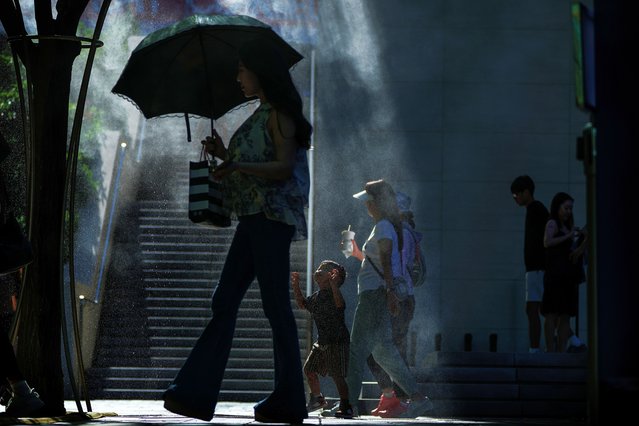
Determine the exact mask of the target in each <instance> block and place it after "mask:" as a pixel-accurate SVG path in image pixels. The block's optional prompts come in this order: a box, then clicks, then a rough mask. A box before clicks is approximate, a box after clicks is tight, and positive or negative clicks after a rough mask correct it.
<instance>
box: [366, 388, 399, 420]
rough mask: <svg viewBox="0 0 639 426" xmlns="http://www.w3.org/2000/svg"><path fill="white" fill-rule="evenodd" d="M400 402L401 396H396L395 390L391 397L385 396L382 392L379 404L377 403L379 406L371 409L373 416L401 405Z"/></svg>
mask: <svg viewBox="0 0 639 426" xmlns="http://www.w3.org/2000/svg"><path fill="white" fill-rule="evenodd" d="M400 402H401V401H400V400H399V398H397V397H396V396H395V392H393V396H392V397H390V398H388V397H385V396H384V394H382V396H381V397H380V398H379V404H377V407H375V409H374V410H372V411H371V416H379V415H380V412H382V411H388V410H392V409H394V408H395V407H397V406H398V405H400Z"/></svg>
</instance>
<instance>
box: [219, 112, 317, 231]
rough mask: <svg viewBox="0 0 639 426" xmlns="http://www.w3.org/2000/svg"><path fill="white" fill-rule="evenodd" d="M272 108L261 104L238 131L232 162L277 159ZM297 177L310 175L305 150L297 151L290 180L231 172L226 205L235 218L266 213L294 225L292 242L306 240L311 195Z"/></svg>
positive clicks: (230, 148) (230, 149)
mask: <svg viewBox="0 0 639 426" xmlns="http://www.w3.org/2000/svg"><path fill="white" fill-rule="evenodd" d="M272 109H273V107H272V106H271V105H270V104H268V103H262V104H261V105H260V106H259V107H258V108H257V109H256V110H255V112H254V113H253V115H251V116H250V117H249V118H248V119H246V121H245V122H244V123H243V124H242V125H241V126H240V127H239V128H238V129H237V131H236V132H235V134H234V135H233V137H232V138H231V141H230V142H229V146H228V158H229V160H231V161H236V162H249V163H258V162H266V161H274V160H275V145H274V143H273V141H272V140H271V137H270V135H269V133H268V128H267V121H268V118H269V114H270V113H271V110H272ZM302 154H303V155H302ZM296 176H308V162H307V159H306V150H304V149H303V148H299V149H298V153H297V156H296V161H295V170H294V173H293V174H292V176H291V177H290V178H289V179H288V180H273V179H264V178H261V177H258V176H253V175H248V174H245V173H238V172H235V173H231V174H230V175H229V176H228V177H227V178H226V179H224V180H223V182H224V206H225V207H226V208H228V209H229V210H230V211H231V212H232V213H233V214H234V216H236V217H239V216H246V215H251V214H257V213H264V214H265V215H266V217H267V218H269V219H271V220H276V221H279V222H283V223H286V224H288V225H293V226H295V229H296V232H295V234H294V235H293V240H303V239H306V238H307V235H308V232H307V228H306V217H305V216H304V207H305V206H306V203H307V201H308V193H306V192H305V188H304V183H303V182H299V179H298V178H296Z"/></svg>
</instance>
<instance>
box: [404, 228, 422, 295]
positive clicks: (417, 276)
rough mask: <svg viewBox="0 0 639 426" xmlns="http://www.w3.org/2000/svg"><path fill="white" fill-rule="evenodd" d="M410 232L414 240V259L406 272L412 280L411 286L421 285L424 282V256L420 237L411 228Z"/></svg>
mask: <svg viewBox="0 0 639 426" xmlns="http://www.w3.org/2000/svg"><path fill="white" fill-rule="evenodd" d="M410 234H411V236H412V237H413V240H414V241H415V260H414V261H413V266H412V267H411V268H409V270H408V273H409V274H410V277H411V279H412V281H413V287H421V286H422V285H424V283H425V282H426V257H425V256H424V250H423V249H422V247H421V239H420V238H419V237H418V234H417V233H416V232H415V231H413V230H411V232H410Z"/></svg>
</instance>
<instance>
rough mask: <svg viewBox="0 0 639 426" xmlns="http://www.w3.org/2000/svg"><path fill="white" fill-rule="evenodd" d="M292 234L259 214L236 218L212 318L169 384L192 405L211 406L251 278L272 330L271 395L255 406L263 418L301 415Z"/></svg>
mask: <svg viewBox="0 0 639 426" xmlns="http://www.w3.org/2000/svg"><path fill="white" fill-rule="evenodd" d="M293 232H294V227H293V226H290V225H286V224H284V223H281V222H277V221H273V220H270V219H267V218H266V217H265V216H264V215H263V214H256V215H250V216H243V217H241V218H240V220H239V224H238V225H237V228H236V231H235V235H234V236H233V241H232V243H231V247H230V249H229V252H228V255H227V258H226V262H225V263H224V268H223V270H222V275H221V276H220V281H219V283H218V285H217V287H216V289H215V292H214V293H213V300H212V311H213V316H212V318H211V320H210V321H209V323H208V325H207V326H206V328H205V330H204V332H203V333H202V335H201V336H200V338H199V339H198V341H197V343H196V344H195V347H194V348H193V350H192V351H191V353H190V355H189V357H188V359H187V360H186V362H185V364H184V366H183V367H182V369H181V370H180V371H179V373H178V375H177V377H176V378H175V380H174V382H173V385H172V388H173V390H174V391H175V392H176V393H177V394H178V395H180V396H181V397H182V398H188V399H189V400H190V401H191V402H192V403H193V405H195V406H199V407H209V408H210V407H212V408H213V409H215V405H216V404H217V400H218V394H219V392H220V385H221V383H222V379H223V376H224V370H225V368H226V363H227V361H228V358H229V353H230V350H231V344H232V341H233V335H234V332H235V323H236V319H237V313H238V308H239V306H240V303H241V301H242V299H243V297H244V295H245V293H246V291H247V289H248V287H249V286H250V285H251V283H252V282H253V280H254V279H255V278H256V277H257V281H258V283H259V288H260V294H261V298H262V307H263V309H264V314H265V316H266V318H267V319H268V321H269V323H270V326H271V330H272V333H273V358H274V362H275V365H274V370H275V377H274V390H273V393H272V394H271V395H270V396H269V397H268V398H266V399H265V400H263V401H261V402H260V403H258V404H257V405H256V406H255V409H256V410H257V411H260V413H261V414H264V415H267V416H275V415H277V416H278V417H282V416H286V417H289V416H290V417H294V418H303V417H306V399H305V394H304V379H303V376H302V364H301V359H300V348H299V340H298V335H297V325H296V322H295V317H294V315H293V310H292V308H291V299H290V294H289V276H290V253H289V250H290V245H291V239H292V236H293Z"/></svg>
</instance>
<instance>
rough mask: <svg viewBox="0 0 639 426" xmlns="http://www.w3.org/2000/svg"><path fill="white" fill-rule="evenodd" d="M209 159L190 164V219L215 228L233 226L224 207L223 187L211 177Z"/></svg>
mask: <svg viewBox="0 0 639 426" xmlns="http://www.w3.org/2000/svg"><path fill="white" fill-rule="evenodd" d="M210 170H211V164H210V163H209V160H208V158H204V159H202V158H200V161H191V162H190V164H189V219H190V220H191V222H193V223H197V224H198V225H204V226H212V227H215V228H226V227H229V226H231V218H230V215H229V212H228V210H227V209H225V208H224V206H223V205H222V200H223V197H222V186H221V184H220V183H219V182H216V181H214V180H213V178H212V177H211V173H210Z"/></svg>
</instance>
